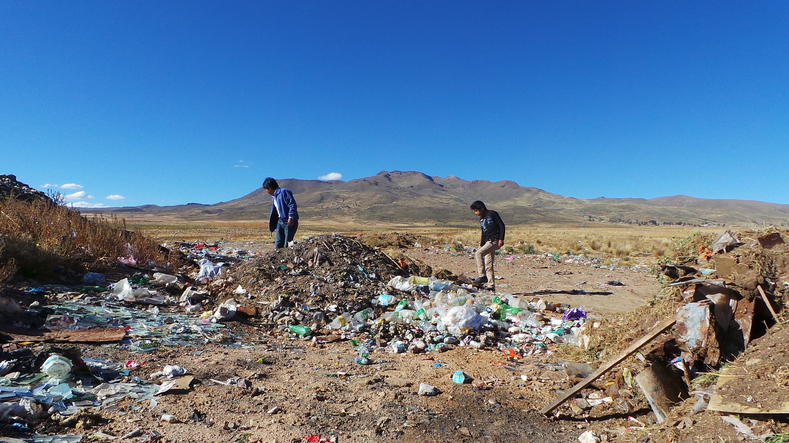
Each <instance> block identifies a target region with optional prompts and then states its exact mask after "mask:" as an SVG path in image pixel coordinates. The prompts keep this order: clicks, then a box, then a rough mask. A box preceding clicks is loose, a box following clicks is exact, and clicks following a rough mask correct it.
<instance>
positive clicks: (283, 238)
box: [274, 220, 299, 249]
mask: <svg viewBox="0 0 789 443" xmlns="http://www.w3.org/2000/svg"><path fill="white" fill-rule="evenodd" d="M298 229H299V221H298V220H296V221H295V222H294V223H293V226H288V221H287V220H280V221H279V222H277V239H276V242H275V243H274V247H276V248H277V249H279V248H287V247H288V243H290V242H292V241H293V237H295V236H296V230H298Z"/></svg>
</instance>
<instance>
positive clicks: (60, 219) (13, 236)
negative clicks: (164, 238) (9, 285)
mask: <svg viewBox="0 0 789 443" xmlns="http://www.w3.org/2000/svg"><path fill="white" fill-rule="evenodd" d="M0 238H1V239H2V248H0V266H1V267H2V271H1V272H0V274H2V276H5V279H8V278H10V277H11V276H12V275H14V274H19V275H21V276H24V277H30V278H39V279H41V278H47V277H49V276H50V275H51V273H52V272H53V271H54V270H55V269H56V268H65V269H71V270H73V271H77V272H83V271H86V270H94V271H102V270H107V269H108V268H109V267H111V266H114V264H115V263H116V261H117V258H118V257H127V256H130V255H131V256H133V257H134V258H135V259H136V260H137V262H138V263H143V264H145V263H148V262H149V261H156V262H157V263H159V264H164V263H163V261H164V258H165V257H164V256H163V253H162V252H161V251H160V249H159V247H158V245H157V244H156V243H155V242H154V241H153V240H151V239H149V238H147V237H145V236H144V235H142V234H139V233H135V232H131V231H128V230H126V229H125V226H124V225H123V222H119V221H117V219H114V218H113V219H110V220H104V219H99V218H95V219H93V220H88V219H87V218H85V217H84V216H82V215H81V214H80V213H79V212H78V211H77V210H74V209H69V208H67V207H65V206H61V205H58V204H57V203H54V202H50V201H33V202H23V201H18V200H14V199H10V198H9V199H5V200H2V201H0ZM12 271H13V272H12Z"/></svg>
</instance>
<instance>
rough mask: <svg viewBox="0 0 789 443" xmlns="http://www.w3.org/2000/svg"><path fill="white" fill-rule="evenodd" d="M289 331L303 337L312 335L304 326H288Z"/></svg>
mask: <svg viewBox="0 0 789 443" xmlns="http://www.w3.org/2000/svg"><path fill="white" fill-rule="evenodd" d="M288 329H290V330H291V331H292V332H295V333H296V334H298V335H300V336H302V337H306V336H308V335H310V334H312V330H311V329H310V328H308V327H307V326H304V325H288Z"/></svg>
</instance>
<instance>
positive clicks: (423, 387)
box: [419, 383, 441, 397]
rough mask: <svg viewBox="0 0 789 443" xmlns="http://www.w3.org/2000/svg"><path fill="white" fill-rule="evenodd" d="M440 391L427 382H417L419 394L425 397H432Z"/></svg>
mask: <svg viewBox="0 0 789 443" xmlns="http://www.w3.org/2000/svg"><path fill="white" fill-rule="evenodd" d="M440 393H441V391H440V390H439V389H438V388H437V387H435V386H431V385H429V384H427V383H419V395H424V396H426V397H432V396H435V395H438V394H440Z"/></svg>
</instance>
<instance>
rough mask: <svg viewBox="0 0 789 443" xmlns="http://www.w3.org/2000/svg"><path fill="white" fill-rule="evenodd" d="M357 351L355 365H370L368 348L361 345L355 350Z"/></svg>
mask: <svg viewBox="0 0 789 443" xmlns="http://www.w3.org/2000/svg"><path fill="white" fill-rule="evenodd" d="M357 350H358V351H359V355H358V356H357V357H356V360H355V361H356V363H359V364H360V365H369V364H370V353H371V352H372V351H370V348H369V347H368V346H367V345H361V346H359V347H358V348H357Z"/></svg>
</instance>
